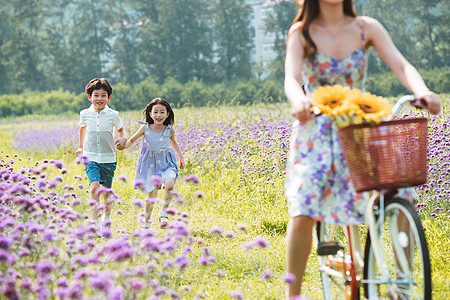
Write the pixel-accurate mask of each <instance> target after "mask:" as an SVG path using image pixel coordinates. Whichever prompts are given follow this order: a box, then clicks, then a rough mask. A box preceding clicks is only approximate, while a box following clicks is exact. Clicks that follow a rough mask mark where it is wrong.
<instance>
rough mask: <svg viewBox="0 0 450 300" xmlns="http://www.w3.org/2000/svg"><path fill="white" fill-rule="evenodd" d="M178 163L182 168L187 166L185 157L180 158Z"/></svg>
mask: <svg viewBox="0 0 450 300" xmlns="http://www.w3.org/2000/svg"><path fill="white" fill-rule="evenodd" d="M178 165H179V167H180V169H184V167H185V166H186V163H185V162H184V158H180V162H179V164H178Z"/></svg>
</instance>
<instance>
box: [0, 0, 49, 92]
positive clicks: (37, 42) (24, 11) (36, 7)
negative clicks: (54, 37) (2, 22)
mask: <svg viewBox="0 0 450 300" xmlns="http://www.w3.org/2000/svg"><path fill="white" fill-rule="evenodd" d="M1 6H3V8H2V11H3V12H5V11H6V13H7V14H10V18H7V20H9V21H10V22H9V24H8V23H7V24H6V26H5V28H4V29H5V31H4V32H5V33H6V36H5V37H7V40H6V41H4V42H3V45H2V52H3V51H5V52H6V57H7V58H8V61H6V67H7V74H8V77H9V79H6V80H7V81H8V82H10V84H11V85H10V87H9V92H20V91H22V90H24V89H27V90H39V89H43V88H45V80H44V76H43V74H42V69H41V67H42V65H41V62H42V53H41V52H40V51H39V50H40V46H41V39H40V29H41V28H42V23H43V13H42V4H41V2H40V1H36V0H17V1H12V2H8V3H6V4H2V5H1ZM8 31H9V32H8ZM2 61H3V58H2Z"/></svg>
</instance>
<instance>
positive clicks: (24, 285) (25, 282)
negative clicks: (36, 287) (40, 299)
mask: <svg viewBox="0 0 450 300" xmlns="http://www.w3.org/2000/svg"><path fill="white" fill-rule="evenodd" d="M20 288H21V289H23V290H28V291H33V284H32V282H31V281H30V278H28V277H24V278H23V279H22V281H21V282H20Z"/></svg>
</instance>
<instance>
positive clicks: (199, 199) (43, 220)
mask: <svg viewBox="0 0 450 300" xmlns="http://www.w3.org/2000/svg"><path fill="white" fill-rule="evenodd" d="M113 101H114V99H113ZM405 114H409V115H415V114H418V112H417V111H412V110H411V111H407V112H405ZM420 114H423V113H420ZM141 116H142V114H141V112H127V113H121V117H122V119H123V120H124V122H125V129H126V130H127V131H128V135H129V136H131V135H132V134H133V133H134V132H135V131H136V130H137V129H138V128H139V124H138V123H137V121H140V120H141ZM77 118H78V115H68V116H64V117H58V116H45V117H42V116H35V117H27V118H19V119H13V120H11V119H9V120H2V121H0V151H1V153H0V295H2V296H0V299H3V298H10V299H37V298H41V299H203V298H204V299H283V298H284V295H285V287H286V283H285V282H286V281H288V280H290V277H289V276H288V274H286V272H285V261H284V259H285V254H284V251H285V249H284V244H285V243H284V235H285V230H286V225H287V221H288V215H287V203H286V200H285V197H284V171H285V162H286V157H287V155H288V145H289V135H290V123H291V121H292V118H291V116H290V114H289V109H288V106H287V105H286V104H277V105H272V104H271V105H249V106H240V107H221V106H216V107H209V108H201V109H198V108H193V107H186V108H183V109H179V110H175V126H176V136H177V141H178V143H179V145H180V147H181V149H182V151H183V153H184V155H185V159H186V164H187V167H186V169H184V170H182V171H181V173H180V177H179V179H178V180H177V183H176V186H175V188H176V190H177V195H176V196H175V197H174V200H173V201H172V204H171V209H170V214H171V216H170V221H171V226H170V228H169V229H165V230H163V229H160V228H159V227H158V226H156V225H154V226H153V228H152V229H150V230H143V229H142V228H141V225H140V223H139V221H140V218H141V214H142V206H143V204H144V201H145V198H146V195H145V194H143V193H141V192H139V191H138V190H135V189H134V188H133V178H134V171H135V163H136V159H137V154H138V151H139V149H140V143H141V141H139V142H138V143H136V145H134V146H133V147H131V148H129V149H127V150H125V151H123V152H121V151H118V153H117V159H118V167H117V170H116V176H115V179H114V182H113V189H114V192H115V195H114V199H115V202H114V205H113V213H112V225H111V231H110V232H109V235H111V238H98V237H97V236H96V234H95V231H94V227H93V225H92V224H91V223H90V222H89V218H88V216H90V212H91V209H92V207H91V206H93V205H99V204H98V203H94V202H92V201H89V194H88V193H87V190H88V180H87V177H86V175H85V174H84V165H83V163H82V162H79V161H76V160H75V150H76V146H77V144H78V140H77V139H78V130H77V128H76V125H77V121H78V119H77ZM428 126H429V144H428V146H429V153H428V155H429V157H428V161H429V177H428V183H427V184H425V185H423V186H420V187H416V191H417V194H418V197H419V201H418V203H417V210H418V211H419V213H420V216H421V218H422V222H423V225H424V227H425V228H426V231H425V232H426V234H427V239H428V243H429V248H430V254H431V255H430V257H431V259H432V269H433V293H434V298H435V299H448V298H450V280H449V277H450V271H449V267H448V266H449V265H450V202H449V199H450V138H449V135H450V110H449V106H448V99H446V103H445V105H444V113H443V114H442V115H440V116H430V117H429V124H428ZM158 196H159V197H160V198H162V196H163V194H162V192H160V193H159V194H158ZM160 205H161V204H160V203H157V204H156V207H155V211H158V210H159V208H160ZM99 208H100V209H101V208H102V207H101V205H100V206H99ZM156 215H157V214H156V213H155V212H154V213H153V216H152V221H153V223H154V224H158V220H157V216H156ZM107 235H108V234H107ZM312 252H313V253H312V254H311V258H310V260H309V263H308V268H307V271H306V276H305V282H304V292H305V295H306V296H307V297H308V299H321V298H322V296H321V294H320V293H321V282H320V278H319V274H318V270H317V263H316V259H315V253H314V251H312Z"/></svg>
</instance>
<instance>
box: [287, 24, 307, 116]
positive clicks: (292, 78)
mask: <svg viewBox="0 0 450 300" xmlns="http://www.w3.org/2000/svg"><path fill="white" fill-rule="evenodd" d="M304 52H305V51H304V39H303V36H302V33H301V28H300V24H295V25H293V26H292V27H291V29H290V30H289V34H288V39H287V44H286V59H285V63H284V70H285V77H284V92H285V94H286V97H287V99H288V101H289V103H290V104H291V107H292V114H293V115H294V117H295V118H297V119H298V120H299V121H300V122H307V121H309V120H310V119H311V118H312V117H311V112H310V108H311V101H310V99H308V97H306V95H305V93H304V92H303V89H302V71H303V56H304V54H305V53H304Z"/></svg>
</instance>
